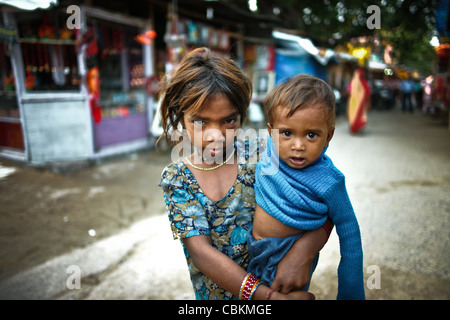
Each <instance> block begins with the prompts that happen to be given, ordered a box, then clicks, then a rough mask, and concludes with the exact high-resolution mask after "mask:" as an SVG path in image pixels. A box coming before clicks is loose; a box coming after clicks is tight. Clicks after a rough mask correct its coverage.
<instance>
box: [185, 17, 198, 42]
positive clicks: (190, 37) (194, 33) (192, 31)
mask: <svg viewBox="0 0 450 320" xmlns="http://www.w3.org/2000/svg"><path fill="white" fill-rule="evenodd" d="M187 31H188V32H187V42H188V43H190V44H197V43H198V42H199V39H200V38H199V30H198V27H197V25H196V24H195V23H194V22H192V21H188V23H187Z"/></svg>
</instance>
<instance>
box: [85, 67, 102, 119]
mask: <svg viewBox="0 0 450 320" xmlns="http://www.w3.org/2000/svg"><path fill="white" fill-rule="evenodd" d="M86 80H87V87H88V93H89V107H90V108H91V114H92V117H93V118H94V123H99V122H100V120H101V118H102V107H101V106H100V105H99V104H98V100H99V98H100V75H99V72H98V67H97V66H95V67H93V68H91V69H89V70H88V72H87V77H86Z"/></svg>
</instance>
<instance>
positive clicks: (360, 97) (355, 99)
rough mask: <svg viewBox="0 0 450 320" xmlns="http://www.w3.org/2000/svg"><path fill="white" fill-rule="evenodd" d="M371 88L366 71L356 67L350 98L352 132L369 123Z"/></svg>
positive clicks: (349, 113)
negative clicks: (365, 76) (366, 77)
mask: <svg viewBox="0 0 450 320" xmlns="http://www.w3.org/2000/svg"><path fill="white" fill-rule="evenodd" d="M369 98H370V88H369V85H368V83H367V81H366V79H365V78H364V71H363V70H362V69H356V70H355V73H354V74H353V78H352V81H351V82H350V99H349V100H348V121H349V125H350V132H351V133H357V132H360V130H361V129H362V128H364V127H365V125H366V123H367V110H368V103H369V100H370V99H369Z"/></svg>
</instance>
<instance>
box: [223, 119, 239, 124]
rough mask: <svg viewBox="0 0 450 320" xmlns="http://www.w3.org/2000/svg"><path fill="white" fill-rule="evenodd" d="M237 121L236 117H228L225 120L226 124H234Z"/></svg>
mask: <svg viewBox="0 0 450 320" xmlns="http://www.w3.org/2000/svg"><path fill="white" fill-rule="evenodd" d="M235 121H236V119H234V118H232V119H227V120H225V124H233V123H234V122H235Z"/></svg>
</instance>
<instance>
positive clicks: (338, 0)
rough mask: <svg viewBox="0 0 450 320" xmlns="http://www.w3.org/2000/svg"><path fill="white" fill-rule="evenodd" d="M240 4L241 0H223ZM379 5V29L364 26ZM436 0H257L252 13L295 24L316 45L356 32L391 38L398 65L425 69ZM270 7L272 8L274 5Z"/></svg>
mask: <svg viewBox="0 0 450 320" xmlns="http://www.w3.org/2000/svg"><path fill="white" fill-rule="evenodd" d="M228 2H231V3H234V4H236V5H239V6H241V7H245V6H247V4H248V1H247V0H228ZM370 5H377V6H378V7H379V8H380V17H381V29H372V30H371V29H369V28H367V25H366V21H367V18H368V17H369V16H370V14H369V13H367V7H368V6H370ZM436 6H437V0H379V1H376V0H367V1H366V0H362V1H361V0H258V13H261V14H266V15H268V14H276V13H277V15H278V16H279V17H280V18H281V20H282V21H283V25H282V27H284V28H287V29H295V30H298V31H299V32H300V33H301V34H303V35H304V36H307V37H309V38H311V39H313V40H314V41H316V42H317V43H319V44H320V45H324V46H337V45H339V44H345V43H346V42H348V41H350V40H351V39H353V38H356V37H361V36H375V35H376V36H377V37H378V38H379V39H380V40H381V42H382V43H386V44H387V43H388V44H391V45H392V46H393V47H394V50H395V59H396V61H397V63H398V64H399V65H407V66H409V67H412V68H418V69H420V70H421V71H422V72H425V73H428V72H430V71H431V68H432V62H433V59H434V57H435V52H434V50H433V48H432V47H431V46H430V44H429V41H430V40H431V37H432V35H433V31H434V30H435V8H436ZM274 8H277V9H276V10H274Z"/></svg>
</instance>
